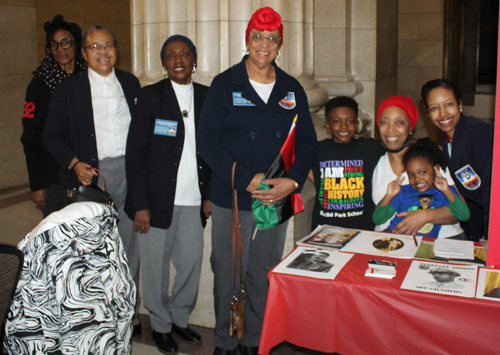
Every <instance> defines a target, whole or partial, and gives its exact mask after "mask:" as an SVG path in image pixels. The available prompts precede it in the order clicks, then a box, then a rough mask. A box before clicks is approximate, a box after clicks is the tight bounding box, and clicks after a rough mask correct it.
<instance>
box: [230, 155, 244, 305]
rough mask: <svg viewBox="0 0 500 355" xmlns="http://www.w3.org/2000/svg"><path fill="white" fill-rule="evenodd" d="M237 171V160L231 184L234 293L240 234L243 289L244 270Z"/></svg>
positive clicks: (234, 291) (239, 260) (239, 256)
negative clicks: (235, 186)
mask: <svg viewBox="0 0 500 355" xmlns="http://www.w3.org/2000/svg"><path fill="white" fill-rule="evenodd" d="M235 171H236V162H234V164H233V171H232V176H231V186H232V190H233V203H232V220H233V294H234V295H236V236H238V264H239V267H240V285H241V289H242V290H243V271H242V269H241V252H242V250H243V246H242V245H241V226H240V219H239V213H238V191H236V189H235V188H234V174H235Z"/></svg>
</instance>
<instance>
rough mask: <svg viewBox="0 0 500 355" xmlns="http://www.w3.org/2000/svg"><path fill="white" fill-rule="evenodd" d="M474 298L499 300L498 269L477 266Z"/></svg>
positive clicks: (499, 275) (499, 279) (499, 282)
mask: <svg viewBox="0 0 500 355" xmlns="http://www.w3.org/2000/svg"><path fill="white" fill-rule="evenodd" d="M476 298H482V299H484V300H490V301H500V270H495V269H489V268H479V276H478V279H477V291H476Z"/></svg>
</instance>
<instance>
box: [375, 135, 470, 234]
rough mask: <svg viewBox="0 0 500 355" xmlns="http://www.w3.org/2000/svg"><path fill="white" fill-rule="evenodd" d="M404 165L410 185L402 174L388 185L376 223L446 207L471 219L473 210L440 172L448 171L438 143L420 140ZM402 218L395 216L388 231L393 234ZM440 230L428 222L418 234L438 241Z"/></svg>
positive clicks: (436, 225)
mask: <svg viewBox="0 0 500 355" xmlns="http://www.w3.org/2000/svg"><path fill="white" fill-rule="evenodd" d="M403 163H404V166H405V169H406V172H407V174H408V180H409V185H404V186H401V183H402V182H403V179H404V177H401V175H402V174H400V175H399V176H398V178H397V179H396V180H394V181H392V182H391V183H390V184H389V185H388V186H387V193H386V194H385V196H384V198H383V199H382V201H380V203H379V204H378V206H377V208H376V209H375V213H374V214H373V222H374V223H375V224H382V223H385V222H386V221H388V220H389V219H390V218H391V217H392V216H394V213H399V212H404V211H415V210H418V209H424V210H426V209H432V208H438V207H443V206H448V207H449V208H450V210H451V213H452V214H453V216H455V218H456V219H458V220H459V221H463V222H466V221H468V220H469V218H470V211H469V208H468V207H467V205H466V204H465V203H464V202H462V200H461V199H460V197H458V193H457V190H456V189H455V188H454V187H453V186H451V187H450V186H448V183H447V181H446V179H445V178H444V177H443V176H442V175H441V174H440V173H439V166H441V168H442V169H443V170H444V171H446V162H445V159H444V154H443V152H442V151H441V149H439V146H438V145H437V144H436V143H434V142H433V141H432V140H430V139H429V138H421V139H419V140H418V141H417V142H416V143H414V144H412V145H411V146H410V148H409V149H408V151H407V152H406V154H405V155H404V157H403ZM402 219H403V217H397V216H396V217H394V219H393V220H392V221H391V224H390V225H389V228H388V229H387V230H385V232H392V229H393V228H394V227H395V226H396V225H397V224H398V223H399V222H401V220H402ZM440 229H441V225H440V224H433V223H427V224H426V225H424V226H423V227H422V228H420V230H419V231H418V233H417V235H423V236H426V237H434V238H437V237H438V236H439V230H440Z"/></svg>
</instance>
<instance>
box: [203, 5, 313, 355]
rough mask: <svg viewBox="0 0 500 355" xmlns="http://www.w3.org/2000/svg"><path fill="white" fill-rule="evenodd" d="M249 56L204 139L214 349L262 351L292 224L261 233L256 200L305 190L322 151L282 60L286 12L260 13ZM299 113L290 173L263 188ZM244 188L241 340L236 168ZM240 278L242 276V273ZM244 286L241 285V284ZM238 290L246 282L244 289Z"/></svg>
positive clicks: (233, 71) (233, 73)
mask: <svg viewBox="0 0 500 355" xmlns="http://www.w3.org/2000/svg"><path fill="white" fill-rule="evenodd" d="M245 35H246V37H245V40H246V43H247V50H248V55H245V56H244V57H243V60H242V61H241V62H240V63H239V64H236V65H234V66H233V67H231V68H229V69H228V70H226V71H225V72H223V73H221V74H220V75H218V76H217V77H216V78H215V79H214V80H213V82H212V85H211V87H210V90H209V92H208V96H207V98H206V100H205V105H204V106H203V110H202V115H201V119H200V125H199V131H198V143H199V149H200V153H201V155H202V157H203V159H204V160H205V161H206V162H207V164H208V165H209V167H210V168H211V169H212V171H213V173H214V175H213V177H212V182H211V192H210V200H211V202H212V218H213V220H212V256H211V259H210V261H211V265H212V270H213V272H214V277H215V278H214V293H215V295H214V301H215V316H216V326H215V345H216V349H215V352H214V354H225V355H229V354H236V353H237V351H238V350H237V348H239V349H240V354H244V355H247V354H257V347H258V345H259V340H260V333H261V328H262V320H263V317H264V309H265V305H266V298H267V290H268V282H267V273H268V272H269V270H271V268H273V267H274V266H275V265H276V264H277V263H278V262H279V261H280V260H281V257H282V253H283V247H284V243H285V233H286V228H287V222H284V223H282V224H281V225H279V226H277V227H274V228H270V229H266V230H262V231H258V232H257V234H256V235H255V237H254V238H253V233H254V231H255V230H256V223H255V219H254V216H253V213H252V198H254V199H257V200H260V201H263V202H264V204H265V205H272V204H276V203H277V202H279V201H280V200H282V199H283V198H284V197H286V196H288V195H289V194H290V193H292V192H294V191H296V192H297V191H299V190H300V188H301V187H302V185H303V183H304V181H305V179H306V177H307V173H308V172H309V169H310V168H311V165H312V162H313V160H314V156H315V152H316V145H317V139H316V133H315V130H314V126H313V123H312V120H311V116H310V114H309V105H308V103H307V96H306V94H305V92H304V89H303V88H302V86H301V85H300V84H299V82H298V81H297V80H296V79H294V78H293V77H292V76H290V75H288V74H287V73H285V72H284V71H283V70H282V69H280V68H279V67H278V66H277V65H276V62H275V60H277V59H278V57H279V50H280V48H281V45H282V43H283V25H282V24H281V17H280V15H279V14H278V13H277V12H275V11H274V10H273V9H271V8H269V7H264V8H262V9H259V10H257V11H256V12H255V13H254V14H253V16H252V18H251V19H250V22H249V23H248V27H247V30H246V34H245ZM296 115H298V120H297V129H296V141H295V145H296V146H295V162H294V164H293V165H292V166H291V168H290V169H289V171H288V173H287V175H286V177H283V178H278V179H268V180H264V184H267V185H269V187H270V188H269V189H267V190H262V191H257V190H256V189H257V187H258V186H259V184H260V182H261V180H262V177H263V175H264V174H263V173H264V172H265V171H266V170H267V168H268V167H269V165H270V164H271V162H272V161H273V159H274V158H275V157H276V156H277V154H278V153H279V151H280V148H281V146H282V145H283V143H284V142H285V139H286V138H287V135H288V132H289V130H290V127H291V125H292V121H293V119H294V117H295V116H296ZM234 162H237V164H236V171H235V180H234V186H235V189H236V190H237V191H238V205H239V217H240V219H239V221H240V224H241V234H242V235H241V236H242V247H243V251H242V253H241V259H242V271H243V272H242V273H243V288H244V290H245V292H246V299H245V302H246V304H245V311H246V325H247V331H246V333H245V334H244V335H243V337H242V338H241V339H238V337H236V336H235V337H231V336H230V335H229V320H230V306H231V299H232V296H233V262H232V260H233V259H232V232H231V230H232V223H231V220H232V219H231V205H232V202H231V201H232V200H231V196H232V192H231V191H232V190H231V172H232V167H233V163H234ZM236 279H239V273H236ZM236 283H237V284H238V283H239V282H238V281H236ZM237 289H239V287H237Z"/></svg>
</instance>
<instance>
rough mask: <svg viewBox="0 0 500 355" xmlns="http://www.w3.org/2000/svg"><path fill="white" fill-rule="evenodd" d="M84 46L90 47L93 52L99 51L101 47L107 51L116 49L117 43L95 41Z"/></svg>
mask: <svg viewBox="0 0 500 355" xmlns="http://www.w3.org/2000/svg"><path fill="white" fill-rule="evenodd" d="M83 48H88V49H89V50H90V51H91V52H99V51H100V50H101V49H104V51H105V52H107V51H112V50H114V49H115V45H114V44H113V43H104V44H100V43H93V44H91V45H88V46H85V47H83Z"/></svg>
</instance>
